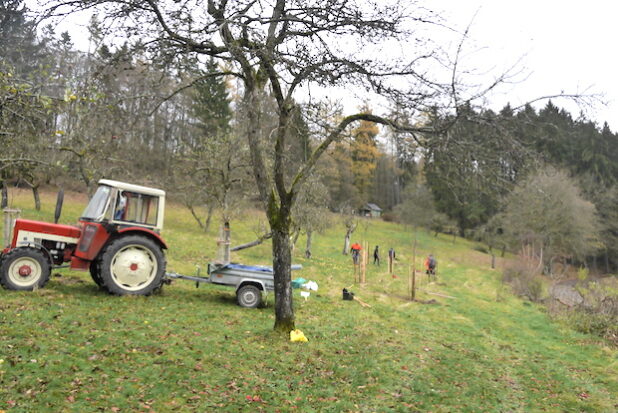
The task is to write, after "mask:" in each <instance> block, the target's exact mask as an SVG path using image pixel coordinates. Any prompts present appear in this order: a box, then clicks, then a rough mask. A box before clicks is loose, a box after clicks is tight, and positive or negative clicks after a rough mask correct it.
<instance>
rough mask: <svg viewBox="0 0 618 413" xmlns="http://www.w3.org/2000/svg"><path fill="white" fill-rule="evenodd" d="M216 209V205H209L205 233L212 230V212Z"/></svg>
mask: <svg viewBox="0 0 618 413" xmlns="http://www.w3.org/2000/svg"><path fill="white" fill-rule="evenodd" d="M214 209H215V206H214V204H209V205H208V216H206V223H205V224H204V232H208V230H209V229H210V223H211V222H212V211H213V210H214Z"/></svg>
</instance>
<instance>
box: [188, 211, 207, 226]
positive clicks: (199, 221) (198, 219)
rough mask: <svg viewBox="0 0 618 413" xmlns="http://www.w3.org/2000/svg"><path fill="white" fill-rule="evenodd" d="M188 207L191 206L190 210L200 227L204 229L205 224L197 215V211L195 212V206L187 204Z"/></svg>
mask: <svg viewBox="0 0 618 413" xmlns="http://www.w3.org/2000/svg"><path fill="white" fill-rule="evenodd" d="M187 208H189V211H191V215H193V218H195V220H196V221H197V225H199V226H200V228H202V229H204V224H202V220H201V219H200V217H199V215H197V212H195V208H193V205H187Z"/></svg>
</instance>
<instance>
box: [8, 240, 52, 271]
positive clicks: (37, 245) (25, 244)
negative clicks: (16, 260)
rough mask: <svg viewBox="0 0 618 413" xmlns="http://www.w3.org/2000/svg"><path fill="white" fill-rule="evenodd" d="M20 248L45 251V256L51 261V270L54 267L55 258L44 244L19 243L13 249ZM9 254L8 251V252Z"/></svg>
mask: <svg viewBox="0 0 618 413" xmlns="http://www.w3.org/2000/svg"><path fill="white" fill-rule="evenodd" d="M18 248H36V249H39V250H41V251H43V253H44V254H45V256H46V257H47V259H48V260H49V265H50V268H51V267H52V266H53V265H54V258H53V257H52V255H51V252H50V251H49V250H48V249H47V248H45V247H44V246H43V245H42V244H39V243H38V242H18V243H17V246H16V247H15V248H13V249H18ZM7 253H8V251H7Z"/></svg>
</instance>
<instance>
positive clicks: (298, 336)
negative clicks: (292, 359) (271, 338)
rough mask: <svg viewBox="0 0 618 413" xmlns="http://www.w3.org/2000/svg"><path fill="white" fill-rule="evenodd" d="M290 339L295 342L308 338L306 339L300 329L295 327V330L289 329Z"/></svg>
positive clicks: (305, 340)
mask: <svg viewBox="0 0 618 413" xmlns="http://www.w3.org/2000/svg"><path fill="white" fill-rule="evenodd" d="M290 341H291V342H293V343H296V342H301V343H305V342H307V341H309V340H307V337H305V335H304V334H303V332H302V331H300V330H298V329H296V330H292V331H290Z"/></svg>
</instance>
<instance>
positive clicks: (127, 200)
mask: <svg viewBox="0 0 618 413" xmlns="http://www.w3.org/2000/svg"><path fill="white" fill-rule="evenodd" d="M158 210H159V198H158V197H156V196H151V195H144V194H138V193H135V192H129V191H118V195H117V196H116V206H115V209H114V220H115V221H123V222H131V223H136V224H142V225H149V226H156V225H157V212H158Z"/></svg>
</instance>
